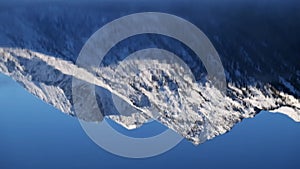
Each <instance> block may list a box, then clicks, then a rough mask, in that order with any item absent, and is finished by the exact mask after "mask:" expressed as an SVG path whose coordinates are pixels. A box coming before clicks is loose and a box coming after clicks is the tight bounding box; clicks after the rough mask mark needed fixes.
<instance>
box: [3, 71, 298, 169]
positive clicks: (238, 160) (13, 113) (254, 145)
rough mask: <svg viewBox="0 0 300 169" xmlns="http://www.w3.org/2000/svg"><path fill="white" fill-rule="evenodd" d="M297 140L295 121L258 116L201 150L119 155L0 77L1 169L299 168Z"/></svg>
mask: <svg viewBox="0 0 300 169" xmlns="http://www.w3.org/2000/svg"><path fill="white" fill-rule="evenodd" d="M111 124H112V125H114V127H115V128H118V129H119V130H121V131H122V132H128V133H127V134H128V135H130V134H137V135H143V133H144V134H145V133H148V134H149V133H151V132H153V131H151V130H153V129H155V131H156V130H163V129H165V128H164V127H163V126H161V125H160V124H158V123H150V124H148V125H147V126H145V127H142V128H141V129H139V130H136V131H134V132H129V131H126V130H124V129H122V128H120V127H119V126H117V125H116V124H114V123H111ZM152 126H153V128H151V127H152ZM153 133H155V132H153ZM145 135H146V134H145ZM299 140H300V124H299V123H295V122H294V121H292V120H291V119H289V118H288V117H286V116H284V115H280V114H270V113H268V112H262V113H261V114H259V115H257V116H256V117H255V118H254V119H247V120H244V121H243V123H240V124H238V125H237V126H236V127H234V128H233V130H232V131H230V132H229V133H227V134H225V135H222V136H219V137H217V138H215V139H213V140H211V141H208V142H206V143H204V144H202V145H200V146H194V145H192V144H191V143H190V142H188V141H185V140H184V141H182V142H181V143H180V144H179V145H178V146H176V147H175V148H173V149H172V150H170V151H168V152H166V153H164V154H162V155H159V156H156V157H152V158H147V159H128V158H123V157H118V156H115V155H113V154H110V153H108V152H106V151H104V150H102V149H101V148H100V147H98V146H97V145H96V144H94V143H93V142H92V141H91V140H90V139H89V137H88V136H86V134H85V133H84V131H83V130H82V129H81V126H80V124H79V122H78V121H77V120H76V118H74V117H70V116H68V115H65V114H63V113H61V112H60V111H58V110H56V109H55V108H53V107H52V106H49V105H47V104H46V103H44V102H42V101H40V100H39V99H37V98H36V97H34V96H32V95H31V94H29V93H28V92H26V91H25V90H24V89H23V88H22V87H21V86H20V85H18V84H16V83H15V82H13V81H12V80H11V79H10V78H8V77H6V76H3V75H1V76H0V169H34V168H40V169H47V168H49V169H53V168H55V169H60V168H63V169H68V168H70V169H71V168H72V169H76V168H80V169H82V168H83V167H85V168H97V169H100V168H131V169H132V168H143V169H148V168H149V169H150V168H151V169H153V168H174V169H176V168H197V169H201V168H203V169H209V168H216V169H220V168H232V169H233V168H243V169H247V168H249V169H253V168H256V169H260V168H264V169H265V168H272V169H279V168H280V169H281V168H287V169H290V168H295V169H298V168H299V166H300V160H299V156H300V142H299Z"/></svg>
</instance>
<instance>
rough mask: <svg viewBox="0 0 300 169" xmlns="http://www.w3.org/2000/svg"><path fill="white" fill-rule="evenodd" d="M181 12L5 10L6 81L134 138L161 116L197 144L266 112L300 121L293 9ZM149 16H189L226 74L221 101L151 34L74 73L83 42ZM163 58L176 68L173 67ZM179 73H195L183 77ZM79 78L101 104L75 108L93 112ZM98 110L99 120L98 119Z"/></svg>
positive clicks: (180, 49)
mask: <svg viewBox="0 0 300 169" xmlns="http://www.w3.org/2000/svg"><path fill="white" fill-rule="evenodd" d="M291 2H292V1H291ZM120 3H121V2H120ZM178 3H179V2H177V3H174V4H173V5H172V6H171V7H172V8H170V9H169V8H168V7H169V5H168V4H162V5H161V6H159V8H158V7H156V6H155V3H154V5H153V4H152V5H149V6H146V5H142V4H140V3H136V4H133V7H128V8H126V9H124V8H121V7H116V6H114V5H112V4H111V3H103V4H102V5H96V4H88V3H55V4H47V5H45V3H41V4H23V5H20V6H12V5H10V4H5V5H3V10H1V12H0V21H1V23H2V24H1V25H0V46H1V47H0V56H1V57H0V72H2V73H4V74H6V75H8V76H10V77H12V78H13V79H14V80H16V81H17V82H18V83H20V84H21V85H23V86H24V88H25V89H26V90H28V91H29V92H30V93H32V94H34V95H35V96H37V97H39V98H40V99H42V100H44V101H45V102H47V103H49V104H51V105H53V106H54V107H56V108H58V109H59V110H61V111H62V112H64V113H67V114H70V115H73V116H77V117H78V118H80V119H83V120H86V121H101V120H102V118H103V116H107V117H108V118H111V119H113V120H114V121H116V122H117V123H119V124H121V125H122V126H124V127H126V128H128V129H134V128H137V127H139V126H141V125H142V124H144V123H146V122H147V121H149V120H151V119H152V118H153V117H155V119H156V120H157V121H159V122H161V123H162V124H164V125H166V126H167V127H169V128H170V129H173V130H174V131H176V132H178V133H179V134H181V135H182V136H184V137H185V138H187V139H189V140H191V141H192V142H193V143H194V144H200V143H203V142H205V141H206V140H209V139H212V138H213V137H215V136H218V135H220V134H224V133H226V132H228V131H229V130H230V129H231V128H232V127H233V126H234V125H235V124H237V123H238V122H240V121H242V119H244V118H252V117H254V116H255V115H256V114H257V113H259V112H260V111H261V110H269V111H271V112H281V113H284V114H286V115H288V116H289V117H291V118H293V119H294V120H295V121H298V122H299V121H300V101H299V97H300V62H299V54H300V49H299V48H298V46H300V40H299V39H298V38H297V37H298V36H299V35H300V31H299V30H300V29H299V28H300V23H299V21H300V13H299V10H298V9H297V5H295V4H296V3H297V2H293V4H294V5H291V4H292V3H291V4H290V5H287V4H286V3H282V2H276V3H274V5H273V6H272V7H270V6H267V5H265V4H256V3H251V2H248V3H243V4H242V3H234V2H231V3H233V5H230V4H215V5H211V4H210V3H203V4H202V5H203V6H201V4H195V5H194V7H191V8H190V9H186V8H187V7H189V6H190V4H189V3H183V4H181V5H178ZM199 9H201V10H200V12H199V15H196V16H195V15H194V14H195V12H198V11H199ZM265 9H268V10H265ZM149 10H156V11H157V10H159V11H164V12H168V13H172V14H176V15H178V16H180V17H183V18H185V19H187V20H189V21H191V22H192V23H194V24H195V25H197V26H198V27H199V28H200V29H201V30H202V31H203V32H204V33H205V34H206V35H207V36H208V38H209V39H210V40H211V42H212V44H213V45H214V46H215V47H216V50H217V51H218V53H219V55H220V59H221V61H222V64H223V66H224V70H225V76H226V81H227V86H226V92H225V93H222V92H221V91H219V90H218V89H217V88H215V87H214V86H213V85H212V84H211V81H210V79H209V78H207V76H208V75H207V71H206V69H205V67H204V66H203V64H202V63H201V61H200V60H199V59H198V58H197V56H196V55H195V53H194V52H193V51H192V50H191V49H189V48H188V47H187V46H185V45H184V44H183V43H181V42H179V41H176V40H175V39H172V38H169V37H166V36H160V35H155V34H145V35H136V36H133V37H130V38H128V39H125V40H124V41H122V42H120V43H119V44H117V45H116V46H115V47H114V48H112V50H111V51H109V53H108V54H107V55H106V56H105V57H104V60H103V62H102V63H101V65H99V67H98V68H94V69H89V70H86V69H83V68H82V67H79V66H77V65H76V64H75V63H76V59H77V56H78V53H79V51H80V49H81V48H82V46H83V44H84V43H85V41H86V40H87V39H88V38H89V36H90V35H91V34H92V33H94V32H95V31H96V30H98V29H99V28H100V27H101V26H103V25H104V24H106V23H108V22H110V21H111V20H113V19H116V18H118V17H121V16H124V15H126V14H130V13H135V12H141V11H149ZM78 11H80V12H78ZM124 29H125V28H124ZM147 48H157V50H156V57H152V58H151V57H149V58H146V59H145V58H143V59H141V58H139V55H138V52H139V51H145V52H146V53H147ZM160 49H165V50H167V51H171V52H173V53H174V54H176V55H177V56H179V57H180V59H174V58H169V57H168V56H167V54H166V53H164V52H162V50H160ZM132 53H137V54H136V55H133V56H132V55H131V54H132ZM129 55H131V59H130V58H129V59H128V58H127V56H129ZM161 55H164V60H163V61H162V60H161V59H160V58H161V57H160V56H161ZM182 62H183V63H184V64H182ZM183 65H186V67H188V68H189V69H187V68H184V69H183V70H184V71H182V66H183ZM73 78H75V79H78V80H80V81H84V82H85V83H87V84H93V85H95V86H96V87H95V98H96V101H93V100H90V102H89V103H90V104H89V105H82V107H79V108H81V110H89V111H87V112H75V111H74V103H75V102H76V101H78V100H76V97H74V95H73V94H74V93H72V87H73V89H74V87H75V88H79V89H80V88H83V87H84V86H76V85H75V86H72V80H74V79H73ZM73 85H74V84H73ZM84 90H85V89H84ZM84 90H82V91H84ZM86 90H90V89H86ZM89 92H90V91H89ZM86 94H89V93H88V92H87V93H86V92H82V93H81V96H82V97H85V95H86ZM95 106H96V107H95ZM97 108H99V109H100V111H101V113H102V114H98V113H96V109H97ZM125 110H126V111H125Z"/></svg>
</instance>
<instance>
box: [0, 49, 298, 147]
mask: <svg viewBox="0 0 300 169" xmlns="http://www.w3.org/2000/svg"><path fill="white" fill-rule="evenodd" d="M157 51H158V53H157V56H158V58H159V57H160V55H163V54H164V53H159V52H160V50H157ZM151 52H153V50H151ZM0 54H1V56H2V57H1V60H0V61H1V62H0V71H1V72H3V73H4V74H6V75H9V76H11V77H13V78H14V79H15V80H16V81H18V82H19V83H21V84H22V85H23V86H24V87H25V88H26V89H27V90H28V91H29V92H31V93H33V94H34V95H36V96H38V97H39V98H41V99H43V100H44V101H46V102H47V103H50V104H52V105H54V106H55V107H57V108H58V109H60V110H61V111H63V112H66V113H69V114H74V112H73V107H72V99H70V98H71V95H70V93H71V91H70V90H71V87H70V85H68V83H70V82H71V78H72V77H75V78H78V79H81V80H84V81H86V82H88V83H92V84H95V85H97V86H100V87H103V88H105V89H106V90H108V91H109V92H111V93H113V94H115V95H116V96H118V97H119V98H121V99H122V100H124V101H125V102H126V103H127V104H129V105H130V106H131V107H133V108H134V109H135V110H136V112H132V113H131V114H129V115H128V116H126V115H122V114H121V115H109V117H111V118H112V119H114V120H115V121H117V122H118V123H120V124H122V125H123V126H125V127H127V128H129V129H131V128H135V127H137V126H135V127H134V125H137V122H138V125H141V124H142V123H144V122H146V121H147V120H148V119H149V118H150V117H154V116H155V118H156V119H157V120H158V121H159V122H161V123H162V124H164V125H166V126H167V127H169V128H171V129H173V130H175V131H177V132H178V133H180V134H181V135H183V136H184V137H186V138H188V139H190V140H192V141H193V142H194V143H195V144H199V143H201V142H204V141H206V140H207V139H211V138H213V137H215V136H217V135H220V134H223V133H225V132H227V131H229V130H230V129H231V128H232V127H233V125H234V124H236V123H237V122H239V121H241V120H242V119H243V118H249V117H253V116H254V115H255V114H256V113H258V112H257V110H256V109H257V108H258V109H264V110H275V109H277V110H278V111H281V112H283V113H285V114H287V115H288V116H290V117H291V118H293V119H294V120H295V121H299V116H300V102H299V100H298V99H296V98H295V97H294V96H292V95H289V94H286V93H283V92H279V91H276V90H274V89H272V88H271V86H264V87H263V88H257V87H248V88H247V89H246V88H242V89H239V88H237V87H235V86H234V84H228V95H224V94H222V93H221V92H220V91H219V90H218V89H215V88H214V87H213V86H211V85H210V83H209V82H205V83H197V82H196V81H195V80H193V78H192V76H187V74H190V75H191V74H192V73H191V72H184V71H182V70H187V69H183V68H182V67H181V66H182V65H183V64H181V63H180V62H174V59H171V58H168V57H166V58H165V59H166V60H165V62H164V61H162V60H160V59H157V58H148V60H147V59H146V60H145V59H144V58H142V59H140V58H139V57H138V56H139V55H138V53H137V55H136V56H134V57H133V58H131V57H130V58H129V59H127V60H125V61H123V62H121V63H120V65H121V66H118V68H116V67H115V66H108V67H104V68H102V69H96V75H97V76H94V75H93V73H91V72H88V71H87V70H84V69H82V68H80V67H78V66H76V65H74V64H73V63H72V62H69V61H64V60H62V59H57V58H55V57H51V56H47V55H44V54H40V53H36V52H32V51H29V50H24V49H6V48H2V49H1V50H0ZM152 54H153V53H152ZM159 54H160V55H159ZM167 61H169V62H170V61H171V62H172V63H168V62H167ZM137 70H138V72H140V73H138V74H137V73H136V72H137ZM74 72H75V73H74ZM259 85H261V84H259V83H257V86H259ZM277 92H278V93H277ZM97 94H98V95H99V97H103V95H101V93H97ZM103 99H105V97H104V98H103ZM100 103H102V102H101V100H100ZM101 105H103V103H102V104H101ZM118 105H119V104H118ZM283 105H284V106H283ZM106 106H112V103H110V104H109V105H106ZM102 109H103V108H102ZM287 109H289V111H286V110H287ZM290 109H292V110H293V112H292V113H291V111H290ZM86 110H90V109H86ZM104 112H107V110H105V109H104ZM93 113H94V112H89V114H88V115H87V114H76V115H77V116H78V117H79V118H82V119H85V120H89V121H91V120H92V121H98V120H101V119H98V117H99V115H98V114H96V113H95V114H93ZM108 113H109V112H108ZM121 113H122V112H121ZM154 113H157V114H154ZM123 116H125V117H124V118H123ZM116 117H119V118H116ZM137 119H138V120H137Z"/></svg>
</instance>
